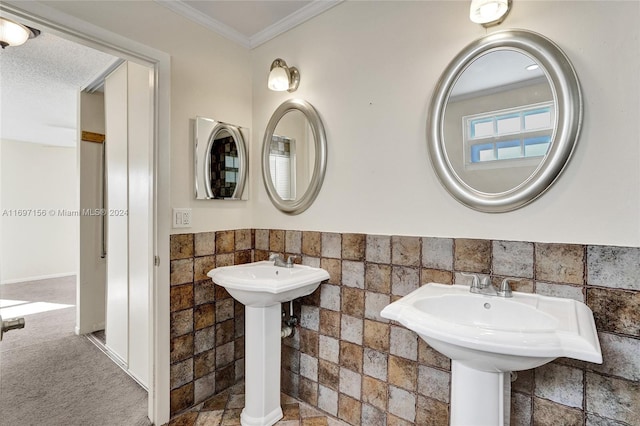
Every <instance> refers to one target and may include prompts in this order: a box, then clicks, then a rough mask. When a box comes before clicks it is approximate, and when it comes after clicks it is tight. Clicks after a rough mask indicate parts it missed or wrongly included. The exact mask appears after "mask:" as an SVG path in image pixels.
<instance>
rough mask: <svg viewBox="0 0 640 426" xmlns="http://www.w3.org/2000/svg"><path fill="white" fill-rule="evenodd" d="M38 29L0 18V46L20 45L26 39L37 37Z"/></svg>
mask: <svg viewBox="0 0 640 426" xmlns="http://www.w3.org/2000/svg"><path fill="white" fill-rule="evenodd" d="M39 34H40V30H36V29H35V28H30V27H27V26H25V25H22V24H18V23H17V22H13V21H10V20H9V19H6V18H0V46H2V48H3V49H4V48H5V47H7V46H20V45H21V44H24V43H25V42H26V41H27V40H28V39H30V38H34V37H37V36H38V35H39Z"/></svg>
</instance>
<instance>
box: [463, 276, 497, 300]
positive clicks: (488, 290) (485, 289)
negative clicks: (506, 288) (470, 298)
mask: <svg viewBox="0 0 640 426" xmlns="http://www.w3.org/2000/svg"><path fill="white" fill-rule="evenodd" d="M462 275H464V276H465V277H471V279H472V281H471V288H470V289H469V291H470V292H471V293H475V294H484V295H487V296H496V295H497V293H496V289H495V288H493V286H492V285H491V281H490V280H489V277H482V279H481V278H480V277H478V275H476V274H466V273H464V272H462Z"/></svg>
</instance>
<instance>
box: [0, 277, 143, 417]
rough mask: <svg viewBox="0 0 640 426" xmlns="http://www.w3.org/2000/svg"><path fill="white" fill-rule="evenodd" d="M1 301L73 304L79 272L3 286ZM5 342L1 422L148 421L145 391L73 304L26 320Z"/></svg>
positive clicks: (0, 347)
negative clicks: (82, 327)
mask: <svg viewBox="0 0 640 426" xmlns="http://www.w3.org/2000/svg"><path fill="white" fill-rule="evenodd" d="M0 299H5V300H6V299H9V300H21V301H30V302H49V303H60V304H68V305H75V277H69V278H57V279H52V280H46V281H34V282H30V283H21V284H9V285H2V286H0ZM25 321H26V326H25V328H24V329H23V330H13V331H10V332H8V333H7V334H5V338H4V339H3V340H2V342H0V426H23V425H24V426H27V425H39V426H40V425H51V426H56V425H65V426H66V425H69V426H73V425H78V426H80V425H82V426H85V425H95V426H107V425H113V426H129V425H130V426H139V425H140V426H142V425H149V424H150V422H149V420H148V418H147V392H146V391H145V390H144V389H142V388H141V387H140V386H139V385H138V384H137V383H136V382H135V381H134V380H133V379H132V378H130V377H129V376H128V375H127V374H126V373H125V372H123V371H122V370H121V369H120V368H119V367H118V366H117V365H115V364H114V363H113V362H112V361H111V360H110V359H109V358H108V357H107V356H106V355H105V354H104V353H102V352H101V351H100V350H99V349H98V348H97V347H96V346H95V345H94V344H92V343H91V342H89V341H88V340H87V339H86V338H85V337H83V336H76V335H74V333H73V328H74V324H75V306H74V307H67V308H63V309H57V310H52V311H48V312H44V313H36V314H31V315H27V316H26V317H25Z"/></svg>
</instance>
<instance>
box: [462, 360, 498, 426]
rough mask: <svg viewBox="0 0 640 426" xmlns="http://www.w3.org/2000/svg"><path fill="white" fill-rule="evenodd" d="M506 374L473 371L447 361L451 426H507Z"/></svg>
mask: <svg viewBox="0 0 640 426" xmlns="http://www.w3.org/2000/svg"><path fill="white" fill-rule="evenodd" d="M510 409H511V375H510V373H489V372H486V371H480V370H475V369H473V368H470V367H467V366H466V365H463V364H462V363H460V362H459V361H454V360H451V426H467V425H478V426H480V425H483V426H484V425H486V426H509V420H510Z"/></svg>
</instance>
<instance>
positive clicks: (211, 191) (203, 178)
mask: <svg viewBox="0 0 640 426" xmlns="http://www.w3.org/2000/svg"><path fill="white" fill-rule="evenodd" d="M243 130H245V129H241V128H239V127H237V126H234V125H232V124H227V123H222V122H219V121H215V120H212V119H210V118H203V117H196V123H195V132H194V133H195V150H194V152H195V159H194V160H195V161H194V163H195V189H196V199H200V200H202V199H221V200H240V199H243V195H244V186H245V182H246V176H247V152H246V147H245V143H244V136H243V134H242V132H243ZM244 199H246V198H244Z"/></svg>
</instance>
